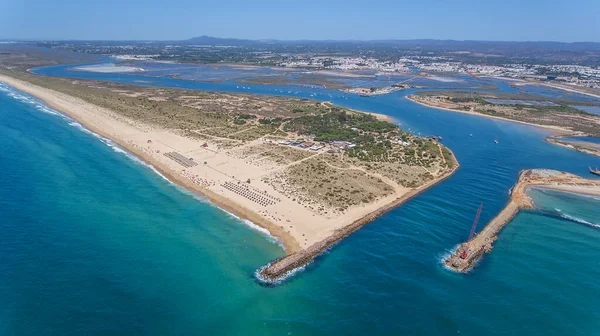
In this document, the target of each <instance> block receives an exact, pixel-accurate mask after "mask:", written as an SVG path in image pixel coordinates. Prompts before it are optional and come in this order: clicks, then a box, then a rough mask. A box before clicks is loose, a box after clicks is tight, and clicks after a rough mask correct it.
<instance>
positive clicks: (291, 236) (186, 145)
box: [0, 75, 458, 257]
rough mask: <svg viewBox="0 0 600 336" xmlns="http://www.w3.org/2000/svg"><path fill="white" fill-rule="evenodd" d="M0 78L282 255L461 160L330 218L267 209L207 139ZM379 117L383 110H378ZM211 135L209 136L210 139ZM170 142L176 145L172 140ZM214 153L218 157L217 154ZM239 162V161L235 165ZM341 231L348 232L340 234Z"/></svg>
mask: <svg viewBox="0 0 600 336" xmlns="http://www.w3.org/2000/svg"><path fill="white" fill-rule="evenodd" d="M0 81H2V82H5V83H7V84H8V85H10V86H12V87H14V88H15V89H17V90H19V91H22V92H25V93H27V94H30V95H32V96H34V97H36V98H37V99H40V100H41V101H43V102H44V103H45V104H46V105H47V106H49V107H51V108H53V109H55V110H57V111H59V112H61V113H63V114H64V115H65V116H68V117H70V118H72V119H74V120H76V121H77V122H78V123H80V124H81V125H82V126H83V127H85V128H86V129H88V130H90V131H91V132H93V133H95V134H97V135H99V136H102V137H104V138H107V139H110V140H111V141H113V142H114V143H115V144H117V145H118V146H119V147H121V148H123V149H124V150H126V151H127V152H129V153H131V154H132V155H133V156H135V157H137V158H139V159H140V161H142V162H144V163H146V164H147V165H149V166H151V167H152V168H154V169H155V170H156V171H157V172H159V173H160V174H162V175H163V176H164V177H165V178H167V179H168V180H169V181H171V182H172V183H174V184H176V185H178V186H180V187H182V188H184V189H185V190H189V191H190V192H192V193H194V194H198V195H200V196H202V197H204V198H206V199H207V200H208V201H209V202H210V203H211V204H213V205H214V206H216V207H218V208H220V209H222V210H224V211H227V212H229V213H231V214H233V215H235V216H236V217H238V218H240V219H242V220H249V221H251V222H252V223H253V224H255V225H257V226H258V227H260V228H263V229H266V230H267V231H269V234H270V235H271V236H272V237H274V238H275V239H276V240H277V241H278V242H279V243H280V244H281V245H282V246H283V249H284V253H285V254H284V257H286V256H290V255H294V254H296V253H298V252H301V251H305V250H310V251H313V250H314V248H313V246H323V244H325V245H327V248H329V247H330V246H331V245H332V244H333V243H331V242H332V241H334V243H335V242H337V241H339V240H340V239H342V238H344V237H345V236H347V235H348V234H350V233H352V232H354V231H355V230H357V229H358V228H360V227H362V226H363V225H364V224H365V223H367V222H370V221H371V220H373V219H374V218H376V217H377V216H379V215H381V214H383V213H385V212H387V211H389V210H391V209H392V208H394V207H396V206H397V205H399V204H401V203H403V202H404V201H406V200H407V199H409V198H412V197H414V196H415V195H417V194H419V193H420V192H422V191H424V190H426V189H428V188H429V187H431V186H433V185H435V184H437V183H439V182H440V181H442V180H444V179H446V178H447V177H449V176H450V175H452V173H454V171H456V169H458V162H457V161H456V159H454V160H455V161H456V163H457V164H456V166H455V167H454V169H452V171H451V172H450V173H448V171H449V170H450V169H448V168H445V169H444V171H443V174H442V176H438V177H436V178H434V180H432V181H429V182H428V183H427V184H425V185H422V186H421V187H418V188H416V189H415V188H413V189H410V188H404V187H403V188H399V189H396V192H395V193H393V194H391V195H388V196H385V197H382V198H380V199H378V200H377V201H375V202H372V203H370V204H366V205H361V206H358V207H355V208H352V209H351V210H349V211H348V212H346V213H343V214H342V215H338V216H333V217H331V216H328V217H327V218H326V217H323V216H322V215H316V214H312V215H311V212H309V211H308V210H307V209H305V208H303V207H302V206H301V205H300V204H297V203H295V202H292V200H291V199H289V200H285V199H282V200H281V201H280V202H281V203H279V204H277V205H274V206H270V207H269V208H266V209H265V208H262V207H260V206H257V205H256V203H252V201H249V200H247V199H243V198H241V196H239V197H238V196H237V195H235V194H232V193H231V192H229V193H228V191H227V190H225V188H224V187H223V186H224V184H223V183H227V182H226V181H237V183H238V184H240V185H241V183H242V182H241V181H246V179H245V178H242V177H238V178H235V177H234V176H232V175H233V173H232V171H235V172H237V173H240V175H242V176H243V174H242V173H243V172H242V171H240V170H239V169H238V168H240V169H242V170H244V169H246V168H244V166H243V165H242V163H243V160H242V161H240V160H237V159H236V158H233V157H230V156H228V154H227V153H226V151H225V152H223V151H221V152H214V151H213V152H214V153H211V152H209V151H203V150H202V148H201V147H204V145H202V142H203V141H200V140H197V139H189V138H185V137H183V136H181V135H179V134H176V133H173V132H171V131H168V130H164V129H156V128H152V127H150V129H146V128H145V127H146V126H148V125H146V124H144V123H139V122H135V121H133V120H130V119H128V118H126V117H123V116H121V115H119V114H117V113H115V112H114V111H112V110H109V109H106V108H103V107H100V106H98V105H93V104H91V103H88V102H87V101H85V100H82V99H80V98H76V97H73V96H70V95H69V94H68V93H61V92H59V91H55V90H52V89H50V88H47V87H46V86H38V85H36V84H33V83H30V82H28V81H27V80H22V79H17V78H13V77H10V76H9V75H0ZM365 113H369V112H365ZM376 115H377V114H376ZM378 117H383V116H382V115H378ZM385 118H386V119H387V120H390V119H389V118H390V117H389V116H385ZM148 127H149V126H148ZM150 139H152V140H153V141H151V140H150ZM208 141H209V142H210V140H208ZM169 144H171V145H173V146H174V147H176V148H174V147H173V146H169ZM212 146H213V145H212V144H211V145H210V147H211V148H213V147H212ZM158 149H160V150H158ZM170 151H175V152H181V153H189V154H188V155H190V156H193V159H194V162H197V163H200V162H202V161H203V160H208V162H209V164H208V165H206V164H207V162H206V161H204V165H201V164H200V165H197V166H196V167H192V168H189V169H188V168H185V169H182V168H183V167H182V166H178V165H177V164H175V163H174V162H173V161H170V159H169V158H167V157H166V156H165V155H166V154H167V153H166V152H170ZM209 154H210V155H209ZM215 156H217V158H216V159H213V158H214V157H215ZM452 156H453V154H452ZM191 159H192V158H190V160H191ZM211 160H213V161H211ZM215 160H216V161H217V162H215ZM225 160H227V162H230V160H231V161H232V162H231V163H230V165H229V164H228V163H225ZM236 162H239V164H238V165H237V166H236V164H237V163H236ZM213 163H214V164H213ZM222 164H225V165H226V166H229V168H228V167H225V166H219V165H222ZM231 165H232V166H231ZM209 168H210V169H212V170H210V169H209ZM216 168H218V169H216ZM207 171H208V172H207ZM237 173H235V175H236V177H237V176H238V174H237ZM250 173H255V172H250ZM250 173H248V174H250ZM204 174H207V175H208V177H207V179H208V180H210V181H211V182H210V183H212V184H210V185H208V186H206V187H205V185H200V183H199V182H198V180H202V179H199V178H198V177H199V176H200V175H204ZM211 174H212V175H211ZM202 177H203V176H202ZM232 178H233V180H232ZM255 183H257V184H255ZM254 186H256V187H263V188H268V186H267V185H266V184H264V183H262V182H261V181H259V180H256V181H254V182H253V183H252V187H254ZM257 190H258V189H257ZM261 190H268V191H269V193H271V192H274V190H273V189H261ZM275 196H277V194H276V195H275ZM293 201H295V199H294V200H293ZM284 212H285V213H284ZM374 214H376V215H374ZM311 216H312V217H311ZM286 218H287V219H286ZM286 222H287V223H286ZM284 224H285V226H284ZM291 224H293V225H291ZM340 232H346V233H345V234H343V235H339V234H340ZM263 234H264V233H263ZM311 248H312V249H311ZM320 252H322V250H321V251H320Z"/></svg>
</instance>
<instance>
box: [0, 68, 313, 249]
mask: <svg viewBox="0 0 600 336" xmlns="http://www.w3.org/2000/svg"><path fill="white" fill-rule="evenodd" d="M0 82H4V83H6V84H8V85H10V86H12V87H14V88H16V89H17V90H19V91H22V92H25V93H27V94H30V95H32V96H34V97H36V98H37V99H40V100H41V101H43V102H44V104H46V105H48V107H51V108H52V109H55V110H57V111H59V112H60V113H63V114H64V115H66V116H68V117H69V118H72V119H73V120H75V121H77V122H78V123H80V124H81V125H82V126H83V127H85V128H86V129H88V130H90V131H91V132H93V133H95V134H98V135H100V136H102V137H104V138H106V139H109V140H111V141H113V142H114V143H116V144H117V145H118V146H119V147H121V148H123V149H124V150H126V151H127V152H129V153H131V154H133V155H134V156H135V157H137V158H138V159H140V160H141V161H142V162H144V163H145V164H147V165H149V166H151V167H153V168H154V169H156V170H157V171H158V172H159V173H160V174H162V175H163V176H165V177H166V178H167V179H168V180H169V181H171V182H172V183H174V184H176V185H178V186H180V187H183V188H185V189H186V190H189V191H191V192H193V193H196V194H198V195H200V196H202V197H205V198H207V199H208V201H209V202H210V203H212V204H213V205H215V206H216V207H218V208H220V209H222V210H224V211H227V212H230V213H232V214H234V215H235V216H237V217H239V218H241V219H247V220H249V221H251V222H252V223H254V224H256V225H258V226H260V227H262V228H264V229H266V230H267V231H269V233H270V235H272V236H274V237H275V238H276V239H278V240H279V241H280V242H281V243H282V245H283V247H284V250H285V251H286V252H287V253H293V252H296V251H298V250H300V249H301V247H300V244H299V243H298V241H297V240H296V239H294V238H293V237H292V236H291V235H290V234H289V233H287V232H286V231H285V230H281V229H280V228H279V227H278V226H277V225H275V224H274V223H271V222H269V221H267V220H265V219H264V218H262V217H260V216H257V215H256V214H255V213H254V212H253V211H251V210H249V209H247V208H245V207H243V206H241V205H238V204H235V203H233V202H231V201H228V200H227V199H226V198H225V197H223V196H221V195H218V194H216V193H214V192H212V191H210V190H207V189H206V188H202V187H200V186H198V185H196V184H194V183H192V182H191V181H189V180H188V179H186V178H183V177H182V176H181V175H180V174H178V173H175V172H173V171H172V169H171V168H168V167H166V166H164V165H163V164H161V163H160V162H157V161H156V160H153V159H152V158H150V157H149V155H147V154H146V153H144V152H143V151H141V150H139V149H138V148H136V147H134V146H131V145H130V144H129V143H127V142H126V141H123V140H122V139H120V138H119V137H115V136H112V135H111V134H109V133H107V132H105V131H103V130H102V129H101V128H99V127H96V126H95V125H94V124H93V123H90V122H88V121H87V120H85V119H84V118H80V117H79V116H78V115H77V114H75V113H73V112H72V111H70V110H69V109H65V108H63V107H62V106H60V105H59V104H56V102H55V101H53V100H52V99H47V98H45V97H44V96H43V95H40V94H39V92H36V91H35V88H31V87H28V86H27V85H32V86H33V84H31V83H29V82H26V81H21V80H19V79H15V78H12V77H9V76H5V75H2V74H0ZM21 82H22V83H21ZM25 83H26V84H25Z"/></svg>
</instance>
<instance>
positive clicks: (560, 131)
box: [405, 95, 577, 136]
mask: <svg viewBox="0 0 600 336" xmlns="http://www.w3.org/2000/svg"><path fill="white" fill-rule="evenodd" d="M405 98H406V99H408V100H410V101H411V102H413V103H415V104H419V105H422V106H425V107H430V108H434V109H438V110H444V111H449V112H458V113H463V114H470V115H475V116H480V117H485V118H491V119H498V120H504V121H509V122H513V123H518V124H523V125H528V126H535V127H540V128H544V129H546V130H549V131H551V132H552V133H553V135H555V136H556V135H563V136H564V135H574V134H577V132H574V131H573V130H570V129H568V128H564V127H560V126H549V125H540V124H534V123H528V122H525V121H519V120H514V119H508V118H504V117H497V116H491V115H487V114H483V113H479V112H472V111H464V110H457V109H451V108H447V107H443V106H436V105H429V104H425V103H423V102H420V101H417V100H415V99H413V98H411V96H410V95H409V96H406V97H405Z"/></svg>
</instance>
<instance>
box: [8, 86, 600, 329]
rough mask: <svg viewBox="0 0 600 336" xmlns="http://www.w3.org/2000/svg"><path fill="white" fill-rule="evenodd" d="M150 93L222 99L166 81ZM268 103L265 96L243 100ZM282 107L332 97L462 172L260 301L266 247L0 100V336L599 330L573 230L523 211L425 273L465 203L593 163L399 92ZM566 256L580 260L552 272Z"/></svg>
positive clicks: (462, 218)
mask: <svg viewBox="0 0 600 336" xmlns="http://www.w3.org/2000/svg"><path fill="white" fill-rule="evenodd" d="M98 78H102V79H107V78H105V77H103V76H99V77H98ZM122 78H125V79H122V80H121V81H125V82H131V81H134V80H140V78H143V77H140V78H135V77H128V76H123V77H122ZM132 78H135V79H132ZM111 80H114V79H111ZM152 80H157V79H152ZM163 80H164V81H163ZM172 84H176V85H172ZM155 85H164V86H180V87H182V86H185V87H190V88H200V89H211V88H212V89H214V90H229V91H235V90H236V89H235V84H229V83H225V84H221V83H219V84H215V86H210V84H205V83H201V84H198V83H194V82H187V81H182V80H173V79H158V82H155ZM198 85H199V86H198ZM205 85H209V86H205ZM222 85H233V88H232V87H226V86H225V87H224V86H222ZM296 89H297V88H296ZM275 90H281V87H270V86H260V87H258V86H257V88H256V89H255V90H249V91H250V92H253V93H274V92H275ZM277 92H279V91H277ZM291 95H295V96H303V95H304V96H308V97H310V96H311V95H313V97H315V96H314V95H322V96H328V95H332V96H333V97H329V100H333V101H334V102H336V103H339V104H344V105H345V106H348V107H353V108H357V109H364V110H371V111H377V112H381V113H386V114H389V115H392V116H394V117H396V118H398V120H399V121H400V122H402V124H403V127H405V128H411V129H412V130H414V131H415V132H422V133H423V134H437V135H442V136H443V137H444V142H445V143H446V144H447V145H448V146H449V147H450V148H452V150H454V151H455V153H456V154H457V156H458V158H459V160H460V161H461V164H462V167H461V169H460V170H459V171H458V172H457V173H456V174H455V175H454V176H453V177H452V178H450V179H449V180H447V181H445V182H443V183H441V184H440V185H438V186H436V187H435V188H433V189H431V190H429V191H427V192H425V193H424V194H422V195H420V196H419V197H417V198H415V199H414V200H412V201H410V202H408V203H407V204H405V205H404V206H402V207H400V208H398V209H395V210H393V211H391V212H389V213H388V214H386V215H384V216H383V217H381V218H380V219H378V220H376V221H375V222H373V223H372V224H370V225H368V226H366V227H364V228H363V229H361V230H360V231H358V232H357V233H356V234H353V235H352V236H350V237H349V238H348V239H346V240H344V241H343V242H342V243H341V244H339V245H338V246H337V247H335V248H334V249H333V250H332V251H331V252H330V253H328V254H327V255H325V256H324V257H322V258H320V260H319V261H318V262H317V264H315V265H312V266H309V267H308V268H307V270H306V271H304V272H303V273H302V274H300V275H299V276H296V277H294V278H293V279H291V280H289V281H288V282H286V283H285V284H283V285H281V286H278V287H275V288H266V287H262V286H260V285H259V284H258V283H257V282H256V281H255V280H254V278H253V276H252V273H253V272H254V270H255V269H256V268H257V267H258V266H260V265H261V264H263V263H265V262H267V261H268V260H270V259H272V258H274V257H276V256H279V255H280V254H281V250H280V249H279V248H278V247H277V246H276V245H274V244H272V243H270V242H268V241H267V240H266V239H265V238H263V237H261V236H260V235H258V234H256V233H255V232H254V231H251V230H250V229H249V228H247V227H246V226H244V225H243V224H241V223H240V222H239V221H236V220H234V219H232V218H230V217H228V216H227V215H225V214H223V213H222V212H220V211H219V210H216V209H214V208H212V207H211V206H209V205H207V204H205V203H201V202H198V201H197V200H195V199H194V198H193V197H191V196H190V195H187V194H184V193H181V192H180V191H178V190H177V189H176V188H175V187H173V186H171V185H170V184H169V183H168V182H166V181H164V180H163V179H161V178H160V177H158V176H156V175H155V174H154V173H153V172H152V171H151V170H149V169H148V168H146V167H143V166H140V165H139V164H136V163H135V162H132V161H131V160H130V159H128V158H127V157H126V156H124V155H123V154H121V153H116V152H114V150H113V149H111V148H110V147H108V146H106V145H105V144H103V143H102V142H100V141H99V140H98V139H96V138H94V137H93V136H91V135H89V134H85V133H82V132H81V131H79V130H78V129H77V128H75V127H71V126H69V125H68V123H67V122H65V121H64V120H62V119H61V118H59V117H57V116H51V115H47V114H44V113H42V112H39V111H37V110H36V109H34V108H32V107H30V106H28V105H26V104H22V103H17V102H15V101H14V99H11V98H7V97H4V96H2V98H1V99H2V101H3V102H4V103H3V104H7V105H4V106H8V107H5V108H2V109H0V116H1V119H0V125H2V127H3V129H2V132H1V133H0V136H1V141H2V147H1V148H13V147H16V148H21V150H20V151H17V150H10V151H7V153H8V154H4V153H3V155H2V161H0V164H1V165H2V166H3V170H5V173H4V174H6V175H5V176H3V177H2V179H3V180H2V184H1V185H0V186H2V190H7V191H8V192H7V193H6V194H5V193H2V196H0V197H2V198H1V200H2V201H1V202H0V207H2V208H1V212H0V216H1V217H0V220H1V221H2V223H8V224H3V225H1V229H2V230H3V231H2V232H0V234H2V237H11V235H12V236H15V235H16V234H15V233H14V231H16V232H20V233H21V235H20V236H19V235H18V234H17V235H16V236H17V237H14V238H11V239H4V240H3V242H4V243H3V246H2V251H0V252H2V253H0V256H2V257H1V258H2V259H0V261H1V262H0V263H1V266H0V267H1V269H2V270H4V269H6V271H4V272H3V273H4V274H8V275H5V276H4V278H3V279H1V280H0V281H1V282H2V287H0V288H2V291H3V293H2V297H3V298H6V299H5V300H4V304H2V305H1V306H0V314H1V315H0V316H1V318H0V321H2V323H1V325H2V326H4V328H5V330H6V333H7V334H39V333H48V334H82V333H84V334H107V333H122V334H156V335H164V334H215V333H220V334H231V335H239V334H244V335H245V334H256V335H281V334H290V333H291V334H292V335H308V334H311V335H332V334H345V335H346V334H347V335H350V334H352V335H359V334H364V333H370V334H376V335H377V334H393V335H396V334H408V335H448V334H453V335H454V334H458V333H460V334H462V335H481V334H484V333H485V334H488V335H514V334H530V335H573V334H577V335H594V334H598V331H597V330H598V327H600V322H599V321H600V319H598V317H599V316H598V312H599V311H600V300H596V299H595V297H597V296H598V294H600V284H599V282H598V281H597V279H598V273H597V272H598V271H597V270H598V262H597V260H599V257H600V251H599V249H598V248H596V247H595V246H598V245H597V244H595V242H597V241H598V239H597V238H598V237H597V231H596V230H595V229H593V228H591V227H590V226H587V225H582V224H579V223H575V222H572V221H568V220H561V219H559V218H558V217H556V216H547V215H540V214H537V213H523V214H521V215H519V216H517V218H516V219H515V220H514V221H512V222H511V224H510V225H509V226H508V227H507V229H506V230H505V231H504V232H503V233H502V235H501V236H500V240H499V241H498V243H497V247H496V248H495V249H494V253H492V254H491V255H489V256H487V257H486V258H485V259H484V260H483V261H482V262H481V264H480V265H479V266H478V267H477V268H476V269H475V271H474V272H472V273H470V274H468V275H457V274H453V273H450V272H448V271H446V270H445V269H444V268H443V267H442V266H441V265H440V263H439V260H440V258H441V257H442V256H443V255H444V253H446V252H447V251H448V250H450V249H451V248H453V246H454V245H456V244H457V243H459V242H460V241H461V240H463V239H465V238H466V235H467V234H468V230H469V227H470V225H471V221H472V217H473V216H474V213H475V211H476V208H477V206H478V204H479V203H480V202H483V203H484V212H483V215H482V219H481V223H485V222H487V221H488V220H489V219H490V218H491V217H493V216H494V215H495V214H496V213H497V212H498V211H499V210H500V209H501V208H502V207H503V205H504V203H505V202H506V201H507V199H508V193H507V192H508V189H509V188H510V186H512V184H514V182H515V180H516V178H517V174H518V172H519V170H520V169H523V168H531V167H547V168H555V169H561V170H567V171H571V172H574V173H578V174H580V175H583V174H587V166H588V165H595V164H596V163H597V162H598V160H597V159H596V158H594V157H592V156H588V155H585V154H582V153H578V152H575V151H570V150H567V149H564V148H562V147H558V146H553V145H551V144H548V143H545V142H543V141H542V139H543V137H544V136H546V135H547V134H546V133H545V132H543V131H540V130H539V129H536V128H532V127H527V126H523V125H518V124H513V123H507V122H503V121H496V120H490V119H485V118H479V117H474V116H468V115H462V114H456V113H448V112H442V111H438V110H434V109H430V108H425V107H422V106H419V105H415V104H412V103H411V102H409V101H407V100H406V99H404V96H403V95H404V93H398V94H392V95H387V96H381V97H371V98H363V97H356V96H340V97H337V96H335V92H328V91H325V90H314V91H307V90H306V89H303V90H302V93H298V94H295V93H293V94H291ZM316 98H318V99H327V98H322V97H316ZM11 106H12V107H11ZM15 114H17V115H18V116H19V118H16V117H15ZM22 118H24V120H23V119H22ZM5 128H7V129H8V128H10V129H11V130H13V131H8V130H7V131H5V130H4V129H5ZM469 133H472V134H473V136H469ZM6 134H8V136H7V135H6ZM494 139H498V140H499V144H497V145H495V144H494V143H493V140H494ZM5 143H6V145H5ZM8 144H11V145H10V147H8ZM28 144H29V145H28ZM32 144H37V145H35V146H34V145H32ZM51 149H52V150H51ZM55 153H60V154H55ZM44 158H45V159H44ZM17 163H18V164H17ZM54 166H58V167H59V168H54V169H50V168H51V167H54ZM32 167H35V168H32ZM65 176H66V177H65ZM23 179H25V180H29V181H30V182H29V183H23V182H22V181H21V180H23ZM86 181H87V182H86ZM45 185H47V188H45V191H38V190H37V189H40V188H41V189H42V190H44V187H43V186H45ZM58 186H60V188H58ZM31 188H34V191H35V192H32V191H31ZM12 190H19V192H16V191H12ZM61 190H62V192H61ZM63 194H64V195H63ZM28 195H29V196H28ZM40 195H41V196H40ZM30 198H33V199H35V200H37V202H32V201H31V200H30ZM25 201H29V202H25ZM594 201H595V200H593V199H584V200H579V201H578V202H580V203H585V202H594ZM542 203H543V202H542ZM592 204H595V203H592ZM592 206H593V205H592ZM563 208H565V209H563V210H564V211H568V209H566V207H564V206H563ZM44 209H46V210H44ZM55 209H59V210H55ZM106 209H110V210H106ZM561 209H562V208H561ZM9 214H10V217H9ZM51 215H53V216H51ZM51 219H53V225H49V224H48V222H52V221H51ZM553 221H554V222H553ZM30 222H31V223H34V224H28V223H30ZM544 225H546V226H548V227H551V230H540V229H539V228H540V227H545V226H544ZM11 228H12V229H11ZM14 228H19V229H14ZM46 230H50V232H51V233H52V234H45V232H46ZM511 230H514V231H511ZM5 231H6V232H5ZM42 233H44V234H42ZM18 237H20V238H18ZM548 237H551V239H547V238H548ZM17 238H18V239H17ZM519 239H521V240H519ZM30 240H31V241H30ZM582 240H583V241H587V242H588V244H581V243H580V242H581V241H582ZM4 244H6V246H4ZM57 246H58V247H57ZM57 250H58V252H56V251H57ZM23 251H28V253H24V252H23ZM574 255H577V256H584V257H585V258H581V259H578V260H577V263H578V264H572V263H565V262H564V261H563V260H564V258H566V257H569V258H572V256H574ZM574 265H584V266H583V267H577V268H575V266H574Z"/></svg>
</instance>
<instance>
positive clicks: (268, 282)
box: [254, 259, 314, 286]
mask: <svg viewBox="0 0 600 336" xmlns="http://www.w3.org/2000/svg"><path fill="white" fill-rule="evenodd" d="M313 262H314V259H312V260H311V261H310V262H308V263H306V264H304V265H302V266H300V267H296V268H294V269H292V270H290V271H288V272H286V273H285V274H284V275H283V276H282V277H280V278H278V279H277V280H268V279H265V278H263V277H262V276H261V272H262V270H264V269H265V268H267V267H269V266H271V263H268V264H266V265H265V266H263V267H261V268H259V269H257V270H256V271H254V277H255V278H256V279H257V280H258V281H259V282H261V283H263V284H266V285H269V286H274V285H278V284H280V283H282V282H284V281H286V280H288V279H289V278H291V277H293V276H294V275H296V274H298V273H300V272H302V271H304V270H305V269H306V267H308V265H310V264H312V263H313Z"/></svg>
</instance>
